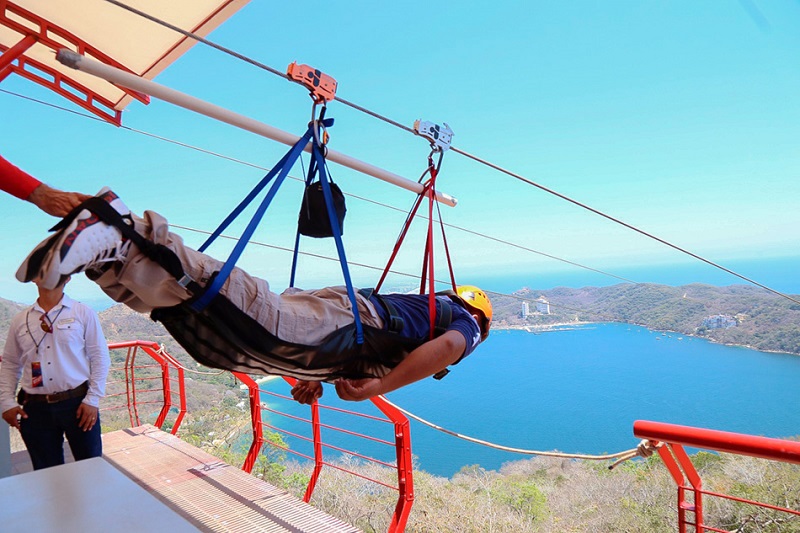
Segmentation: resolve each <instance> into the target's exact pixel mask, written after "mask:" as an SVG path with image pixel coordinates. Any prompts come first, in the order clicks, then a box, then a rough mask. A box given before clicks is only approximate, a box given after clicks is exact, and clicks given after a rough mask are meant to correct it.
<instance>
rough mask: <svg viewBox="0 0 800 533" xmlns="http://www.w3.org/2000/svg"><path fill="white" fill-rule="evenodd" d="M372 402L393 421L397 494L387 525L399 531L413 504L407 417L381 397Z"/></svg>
mask: <svg viewBox="0 0 800 533" xmlns="http://www.w3.org/2000/svg"><path fill="white" fill-rule="evenodd" d="M371 401H372V403H374V404H375V406H376V407H377V408H378V409H380V410H381V412H382V413H383V414H385V415H386V416H387V417H388V418H389V420H391V421H392V422H394V427H395V451H396V453H397V482H398V490H399V495H398V497H397V505H396V506H395V510H394V514H393V515H392V521H391V523H390V525H389V531H390V532H401V531H404V530H405V528H406V522H408V517H409V515H410V514H411V507H412V505H414V469H413V465H412V459H411V430H410V425H409V422H408V418H406V416H405V415H404V414H403V413H401V412H400V411H398V410H397V409H396V408H395V407H394V406H392V405H389V404H388V403H387V402H385V401H383V397H381V396H376V397H375V398H372V399H371Z"/></svg>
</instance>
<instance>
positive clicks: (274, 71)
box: [105, 0, 800, 304]
mask: <svg viewBox="0 0 800 533" xmlns="http://www.w3.org/2000/svg"><path fill="white" fill-rule="evenodd" d="M105 1H106V2H109V3H111V4H114V5H116V6H118V7H120V8H122V9H125V10H127V11H129V12H131V13H134V14H136V15H139V16H141V17H144V18H146V19H147V20H150V21H151V22H154V23H156V24H159V25H161V26H164V27H166V28H169V29H171V30H173V31H175V32H177V33H180V34H182V35H184V36H185V37H189V38H191V39H195V40H196V41H198V42H201V43H203V44H205V45H207V46H210V47H212V48H214V49H216V50H219V51H220V52H223V53H226V54H229V55H231V56H233V57H235V58H237V59H240V60H242V61H245V62H247V63H249V64H251V65H253V66H256V67H258V68H261V69H264V70H266V71H268V72H270V73H272V74H275V75H277V76H280V77H282V78H284V79H287V80H289V77H288V76H287V75H286V74H284V73H283V72H281V71H279V70H277V69H275V68H273V67H270V66H269V65H266V64H264V63H261V62H259V61H256V60H254V59H252V58H250V57H247V56H245V55H243V54H240V53H238V52H235V51H233V50H231V49H229V48H227V47H224V46H221V45H219V44H217V43H214V42H213V41H210V40H208V39H206V38H204V37H201V36H199V35H197V34H194V33H192V32H190V31H186V30H183V29H181V28H179V27H177V26H175V25H173V24H170V23H168V22H166V21H164V20H161V19H159V18H157V17H154V16H152V15H150V14H148V13H145V12H143V11H140V10H138V9H136V8H133V7H131V6H128V5H126V4H124V3H122V2H119V1H118V0H105ZM289 81H291V80H289ZM335 100H336V101H338V102H341V103H342V104H344V105H347V106H350V107H352V108H353V109H356V110H358V111H361V112H363V113H366V114H368V115H369V116H371V117H374V118H377V119H379V120H382V121H383V122H386V123H388V124H391V125H393V126H396V127H398V128H400V129H402V130H405V131H407V132H410V133H414V134H416V133H415V132H414V130H413V129H412V128H409V127H408V126H405V125H403V124H401V123H399V122H397V121H395V120H392V119H390V118H388V117H386V116H384V115H381V114H380V113H376V112H374V111H370V110H368V109H367V108H365V107H362V106H359V105H357V104H354V103H352V102H349V101H347V100H345V99H343V98H340V97H338V96H337V97H335ZM450 149H451V150H452V151H454V152H456V153H458V154H460V155H462V156H464V157H467V158H468V159H472V160H473V161H475V162H477V163H479V164H482V165H485V166H488V167H489V168H492V169H494V170H496V171H498V172H501V173H503V174H506V175H508V176H510V177H513V178H515V179H518V180H520V181H522V182H524V183H527V184H528V185H531V186H533V187H536V188H538V189H540V190H542V191H544V192H547V193H549V194H552V195H554V196H556V197H558V198H560V199H562V200H565V201H567V202H569V203H571V204H573V205H576V206H578V207H580V208H582V209H586V210H588V211H589V212H591V213H594V214H596V215H599V216H601V217H603V218H605V219H607V220H610V221H611V222H614V223H615V224H619V225H621V226H623V227H625V228H627V229H630V230H632V231H634V232H636V233H639V234H640V235H643V236H645V237H647V238H649V239H652V240H655V241H657V242H659V243H661V244H663V245H665V246H668V247H669V248H672V249H673V250H676V251H678V252H681V253H683V254H686V255H688V256H690V257H692V258H694V259H697V260H698V261H701V262H703V263H706V264H707V265H710V266H712V267H714V268H717V269H719V270H722V271H724V272H727V273H728V274H730V275H732V276H735V277H737V278H739V279H741V280H743V281H746V282H748V283H751V284H753V285H755V286H757V287H761V288H762V289H764V290H766V291H768V292H771V293H772V294H775V295H777V296H780V297H782V298H785V299H787V300H790V301H792V302H794V303H797V304H800V300H797V299H795V298H792V297H791V296H789V295H787V294H784V293H782V292H780V291H777V290H775V289H773V288H771V287H768V286H767V285H764V284H762V283H759V282H758V281H755V280H753V279H752V278H749V277H747V276H744V275H742V274H739V273H738V272H735V271H733V270H731V269H729V268H727V267H724V266H722V265H720V264H719V263H716V262H714V261H711V260H710V259H706V258H704V257H702V256H700V255H698V254H695V253H694V252H690V251H689V250H687V249H685V248H683V247H681V246H678V245H677V244H673V243H671V242H669V241H667V240H665V239H662V238H660V237H657V236H655V235H653V234H652V233H649V232H647V231H645V230H643V229H640V228H638V227H636V226H634V225H632V224H629V223H627V222H624V221H622V220H620V219H619V218H616V217H614V216H612V215H608V214H606V213H604V212H602V211H600V210H599V209H595V208H593V207H591V206H589V205H587V204H585V203H583V202H580V201H578V200H575V199H573V198H570V197H569V196H567V195H565V194H562V193H559V192H557V191H555V190H553V189H551V188H549V187H546V186H544V185H542V184H540V183H536V182H535V181H533V180H530V179H528V178H525V177H524V176H521V175H520V174H517V173H516V172H512V171H510V170H507V169H505V168H503V167H501V166H499V165H495V164H494V163H491V162H489V161H487V160H485V159H483V158H480V157H478V156H475V155H472V154H470V153H468V152H466V151H464V150H460V149H458V148H456V147H454V146H451V147H450Z"/></svg>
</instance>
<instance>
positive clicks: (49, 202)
mask: <svg viewBox="0 0 800 533" xmlns="http://www.w3.org/2000/svg"><path fill="white" fill-rule="evenodd" d="M89 198H91V196H89V195H88V194H81V193H79V192H64V191H60V190H58V189H54V188H52V187H50V186H49V185H47V184H45V183H42V184H41V185H39V186H38V187H36V188H35V189H34V190H33V192H32V193H31V194H30V196H28V201H29V202H31V203H32V204H34V205H35V206H37V207H38V208H39V209H41V210H42V211H44V212H45V213H47V214H48V215H53V216H54V217H64V216H67V214H69V212H70V211H72V210H73V209H75V208H76V207H78V205H80V203H81V202H83V201H85V200H88V199H89Z"/></svg>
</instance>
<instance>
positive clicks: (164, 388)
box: [142, 344, 172, 429]
mask: <svg viewBox="0 0 800 533" xmlns="http://www.w3.org/2000/svg"><path fill="white" fill-rule="evenodd" d="M156 347H157V348H158V345H156ZM142 348H143V349H144V351H145V353H147V355H149V356H150V357H151V358H152V359H153V360H154V361H155V362H156V363H158V364H159V366H161V392H162V397H163V403H162V405H161V411H160V412H159V413H158V417H157V418H156V422H155V424H153V425H154V426H156V427H157V428H158V429H161V426H163V425H164V421H165V420H166V419H167V415H168V414H169V410H170V409H171V408H172V390H171V387H170V379H169V364H168V363H167V359H166V358H165V357H164V356H163V355H162V354H161V353H159V352H158V351H156V350H154V349H153V347H152V346H147V345H144V344H142Z"/></svg>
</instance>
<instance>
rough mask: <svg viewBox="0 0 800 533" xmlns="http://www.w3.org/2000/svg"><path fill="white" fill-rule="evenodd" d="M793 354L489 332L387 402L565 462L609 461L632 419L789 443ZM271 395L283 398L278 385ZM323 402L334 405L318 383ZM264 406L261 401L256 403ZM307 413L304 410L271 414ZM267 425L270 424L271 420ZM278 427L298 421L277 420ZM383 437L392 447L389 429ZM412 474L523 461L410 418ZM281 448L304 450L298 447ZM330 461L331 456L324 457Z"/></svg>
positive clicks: (588, 334)
mask: <svg viewBox="0 0 800 533" xmlns="http://www.w3.org/2000/svg"><path fill="white" fill-rule="evenodd" d="M798 383H800V357H798V356H793V355H787V354H774V353H764V352H758V351H755V350H749V349H745V348H739V347H731V346H723V345H717V344H713V343H710V342H708V341H706V340H703V339H698V338H693V337H688V336H683V335H679V334H675V333H671V332H661V331H650V330H648V329H646V328H642V327H638V326H631V325H627V324H593V325H586V326H581V327H577V328H572V329H564V330H560V331H551V332H544V333H539V334H535V333H528V332H524V331H494V332H493V333H492V334H491V335H490V337H489V339H488V340H487V341H486V342H485V343H484V344H483V345H482V346H481V347H480V348H479V349H478V350H477V351H476V352H475V353H474V354H472V355H471V356H470V357H469V358H467V359H466V360H464V361H463V362H462V363H461V364H459V365H457V366H456V367H454V369H453V371H452V372H451V373H450V375H448V376H446V377H445V378H444V379H443V380H441V381H436V380H433V379H426V380H423V381H421V382H418V383H415V384H412V385H411V386H408V387H406V388H405V389H401V390H398V391H395V392H393V393H391V394H389V395H388V397H389V399H390V400H391V401H392V402H394V403H396V404H397V405H399V406H401V407H403V408H404V409H406V410H408V411H410V412H412V413H414V414H416V415H417V416H419V417H422V418H424V419H426V420H428V421H430V422H433V423H435V424H437V425H440V426H442V427H445V428H447V429H449V430H451V431H455V432H458V433H462V434H466V435H469V436H471V437H475V438H478V439H482V440H486V441H490V442H494V443H497V444H501V445H505V446H511V447H515V448H524V449H535V450H560V451H564V452H574V453H589V454H596V453H605V452H617V451H622V450H627V449H630V448H633V447H635V446H636V444H637V443H638V440H637V439H635V438H634V436H633V433H632V427H633V422H634V421H635V420H638V419H645V420H654V421H660V422H670V423H675V424H682V425H688V426H699V427H706V428H711V429H719V430H724V431H733V432H741V433H749V434H755V435H765V436H770V437H789V436H795V435H800V394H798V392H797V391H798ZM269 387H270V388H274V389H275V390H276V391H280V392H283V393H286V392H287V391H288V387H287V386H286V385H284V384H282V383H277V382H275V383H271V384H270V385H269ZM323 399H324V400H325V403H328V404H330V405H335V406H338V407H343V408H354V407H356V406H358V408H359V409H365V410H366V412H370V413H375V412H376V411H375V410H373V409H371V406H369V405H366V404H352V403H346V402H341V401H339V400H338V398H336V396H335V391H334V390H333V388H332V387H329V386H327V385H326V390H325V396H324V398H323ZM265 401H267V402H268V403H269V402H272V400H270V399H269V398H267V397H265ZM287 406H288V409H289V410H291V411H292V412H293V413H294V414H296V415H299V416H308V409H309V408H308V407H306V406H299V405H295V406H292V405H290V404H287V403H282V404H281V408H286V407H287ZM323 414H324V415H325V416H326V417H328V420H332V421H333V423H334V425H343V426H344V425H347V426H348V429H351V430H361V429H364V430H365V431H367V432H369V433H370V434H374V432H375V431H376V430H375V429H374V426H375V423H372V422H367V421H365V422H360V421H356V422H353V421H352V420H349V421H345V420H343V419H339V420H337V414H336V413H327V412H325V413H323ZM270 418H271V419H272V418H275V417H270ZM278 424H280V425H281V427H284V428H286V429H289V430H293V431H299V432H305V431H306V430H305V429H304V428H302V427H301V426H300V425H299V424H296V423H293V422H291V421H289V423H287V422H285V421H279V422H278ZM382 431H383V434H382V438H385V439H387V440H390V441H391V440H393V437H392V431H391V428H388V429H387V428H385V427H384V428H382ZM411 433H412V453H413V455H414V456H415V457H416V461H417V467H418V468H420V469H422V470H425V471H427V472H430V473H433V474H436V475H440V476H448V477H449V476H452V475H453V474H454V473H456V472H457V471H458V470H459V469H461V468H462V467H463V466H465V465H474V464H478V465H480V466H481V467H483V468H486V469H498V468H500V467H501V466H502V464H503V463H505V462H508V461H514V460H519V459H525V458H526V457H528V456H525V455H520V454H515V453H509V452H503V451H497V450H494V449H491V448H487V447H484V446H481V445H478V444H473V443H469V442H466V441H463V440H460V439H457V438H455V437H452V436H450V435H447V434H445V433H441V432H439V431H436V430H433V429H431V428H429V427H427V426H424V425H422V424H420V423H419V422H416V421H413V420H412V421H411ZM324 438H325V439H326V440H328V439H329V440H332V441H334V442H335V443H336V444H338V445H343V446H345V447H348V448H349V449H354V450H357V451H359V452H361V453H366V454H368V455H371V456H374V457H377V458H380V459H383V460H387V461H391V460H393V452H392V451H391V449H390V450H388V451H387V450H385V448H386V447H382V446H380V445H377V444H371V443H368V444H364V443H363V442H361V441H360V440H355V439H351V438H348V437H344V438H342V437H340V436H338V435H336V434H335V433H334V432H331V431H327V430H325V431H324ZM289 443H290V445H291V446H292V447H293V448H295V449H298V450H299V451H300V450H302V451H304V452H305V453H308V452H309V451H310V450H308V449H307V448H306V449H304V446H305V445H304V444H303V443H302V442H297V441H296V439H289ZM329 453H330V454H331V455H336V453H335V452H329Z"/></svg>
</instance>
